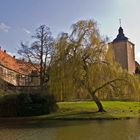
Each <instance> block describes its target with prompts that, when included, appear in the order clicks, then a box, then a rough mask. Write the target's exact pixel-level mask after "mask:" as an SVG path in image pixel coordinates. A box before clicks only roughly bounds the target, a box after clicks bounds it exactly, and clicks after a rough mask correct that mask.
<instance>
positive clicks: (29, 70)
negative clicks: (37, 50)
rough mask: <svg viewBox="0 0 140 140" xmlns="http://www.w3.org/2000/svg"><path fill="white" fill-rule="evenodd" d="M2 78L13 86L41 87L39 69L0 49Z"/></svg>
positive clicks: (0, 73)
mask: <svg viewBox="0 0 140 140" xmlns="http://www.w3.org/2000/svg"><path fill="white" fill-rule="evenodd" d="M0 78H1V79H2V80H4V81H5V82H7V83H9V84H11V85H13V86H39V85H40V80H39V75H38V69H37V68H35V66H33V64H31V62H26V61H25V60H19V59H16V58H15V56H11V55H9V54H8V53H7V52H6V50H4V51H3V50H2V49H0Z"/></svg>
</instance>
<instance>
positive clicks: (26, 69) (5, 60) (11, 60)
mask: <svg viewBox="0 0 140 140" xmlns="http://www.w3.org/2000/svg"><path fill="white" fill-rule="evenodd" d="M0 65H2V66H4V67H6V68H8V69H11V70H13V71H16V72H18V73H21V74H25V75H29V74H30V73H31V72H32V70H36V68H35V66H33V64H31V62H26V61H24V60H19V59H16V58H15V57H12V56H11V55H10V54H8V53H6V51H3V50H0Z"/></svg>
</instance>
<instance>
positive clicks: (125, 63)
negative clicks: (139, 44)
mask: <svg viewBox="0 0 140 140" xmlns="http://www.w3.org/2000/svg"><path fill="white" fill-rule="evenodd" d="M111 46H112V48H113V53H114V58H115V60H116V61H117V62H118V63H119V64H120V65H121V67H122V68H123V69H126V70H127V71H128V72H129V73H131V74H134V73H135V70H136V67H135V47H134V46H135V45H134V44H133V43H132V42H130V41H129V39H128V38H127V37H126V36H125V35H124V33H123V28H122V27H120V28H119V30H118V35H117V37H116V38H115V39H114V40H113V41H112V42H111Z"/></svg>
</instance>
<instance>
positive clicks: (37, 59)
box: [18, 25, 53, 89]
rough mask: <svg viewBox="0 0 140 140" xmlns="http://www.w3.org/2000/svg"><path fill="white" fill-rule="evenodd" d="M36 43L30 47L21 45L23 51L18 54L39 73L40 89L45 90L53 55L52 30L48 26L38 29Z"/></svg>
mask: <svg viewBox="0 0 140 140" xmlns="http://www.w3.org/2000/svg"><path fill="white" fill-rule="evenodd" d="M32 37H33V38H34V39H35V41H34V42H33V43H32V44H31V46H28V45H26V44H24V43H21V49H19V50H18V53H19V54H20V55H22V56H23V57H24V58H25V59H26V60H28V61H30V62H31V63H32V65H33V66H34V67H35V68H36V69H37V70H38V71H39V76H40V87H41V89H43V86H44V83H45V82H47V81H48V78H49V77H48V69H49V65H50V60H51V55H52V50H53V49H52V45H53V38H52V35H51V32H50V28H49V27H47V26H46V25H41V26H40V27H39V28H37V29H36V34H35V35H34V36H32Z"/></svg>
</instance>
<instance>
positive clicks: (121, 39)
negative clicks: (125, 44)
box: [113, 26, 128, 42]
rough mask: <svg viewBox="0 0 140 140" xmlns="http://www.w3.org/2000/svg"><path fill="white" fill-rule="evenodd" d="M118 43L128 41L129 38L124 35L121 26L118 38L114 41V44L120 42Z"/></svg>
mask: <svg viewBox="0 0 140 140" xmlns="http://www.w3.org/2000/svg"><path fill="white" fill-rule="evenodd" d="M118 41H128V38H127V37H126V36H125V35H124V33H123V28H122V27H121V26H120V28H119V29H118V35H117V37H116V38H115V39H114V40H113V42H118Z"/></svg>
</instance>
